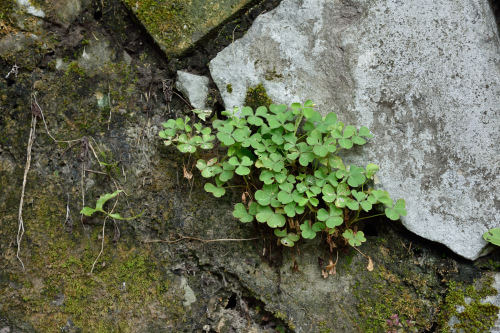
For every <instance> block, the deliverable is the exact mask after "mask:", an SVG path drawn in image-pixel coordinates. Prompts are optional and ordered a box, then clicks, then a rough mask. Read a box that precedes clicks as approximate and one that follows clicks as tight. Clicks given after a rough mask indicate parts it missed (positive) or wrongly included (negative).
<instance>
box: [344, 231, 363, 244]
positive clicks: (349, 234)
mask: <svg viewBox="0 0 500 333" xmlns="http://www.w3.org/2000/svg"><path fill="white" fill-rule="evenodd" d="M342 236H344V238H345V239H347V240H348V241H349V244H351V245H352V246H360V245H361V243H363V242H366V238H365V234H364V233H363V231H358V232H357V233H356V234H354V231H352V230H351V229H347V230H346V231H345V232H344V233H343V234H342Z"/></svg>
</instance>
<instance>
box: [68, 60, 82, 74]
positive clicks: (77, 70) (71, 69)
mask: <svg viewBox="0 0 500 333" xmlns="http://www.w3.org/2000/svg"><path fill="white" fill-rule="evenodd" d="M72 73H74V74H77V75H79V76H85V71H84V70H83V68H81V67H80V65H78V63H77V62H76V61H73V62H72V63H70V64H69V65H68V69H67V70H66V73H65V75H66V76H69V75H70V74H72Z"/></svg>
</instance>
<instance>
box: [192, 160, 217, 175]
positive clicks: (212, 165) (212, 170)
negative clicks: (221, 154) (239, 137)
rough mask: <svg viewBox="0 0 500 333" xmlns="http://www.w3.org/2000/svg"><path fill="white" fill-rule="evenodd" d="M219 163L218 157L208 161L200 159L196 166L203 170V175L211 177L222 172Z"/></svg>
mask: <svg viewBox="0 0 500 333" xmlns="http://www.w3.org/2000/svg"><path fill="white" fill-rule="evenodd" d="M216 163H217V158H212V159H211V160H209V161H208V162H206V161H205V160H198V161H197V162H196V167H197V168H198V169H199V170H200V171H201V175H202V176H203V177H205V178H210V177H213V176H215V175H218V174H219V173H221V172H222V169H221V167H220V166H219V165H217V164H216Z"/></svg>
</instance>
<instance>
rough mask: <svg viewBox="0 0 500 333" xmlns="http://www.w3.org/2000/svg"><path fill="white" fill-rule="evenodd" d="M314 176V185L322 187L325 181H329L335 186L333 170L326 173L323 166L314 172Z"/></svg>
mask: <svg viewBox="0 0 500 333" xmlns="http://www.w3.org/2000/svg"><path fill="white" fill-rule="evenodd" d="M314 177H316V186H319V187H323V186H325V185H326V184H327V183H330V184H331V185H333V186H337V185H338V182H337V176H336V174H335V172H332V173H328V169H327V168H325V167H321V168H319V169H318V170H316V171H315V172H314Z"/></svg>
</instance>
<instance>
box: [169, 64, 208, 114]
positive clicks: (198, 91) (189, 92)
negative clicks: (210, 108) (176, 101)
mask: <svg viewBox="0 0 500 333" xmlns="http://www.w3.org/2000/svg"><path fill="white" fill-rule="evenodd" d="M209 83H210V80H209V79H208V77H206V76H200V75H194V74H190V73H187V72H183V71H177V81H176V82H175V87H176V88H177V89H178V90H179V91H180V92H182V94H183V95H184V97H186V98H187V99H188V100H189V103H190V104H191V105H192V106H193V107H194V108H195V109H199V110H205V109H206V108H207V106H206V104H207V97H208V84H209Z"/></svg>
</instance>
